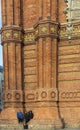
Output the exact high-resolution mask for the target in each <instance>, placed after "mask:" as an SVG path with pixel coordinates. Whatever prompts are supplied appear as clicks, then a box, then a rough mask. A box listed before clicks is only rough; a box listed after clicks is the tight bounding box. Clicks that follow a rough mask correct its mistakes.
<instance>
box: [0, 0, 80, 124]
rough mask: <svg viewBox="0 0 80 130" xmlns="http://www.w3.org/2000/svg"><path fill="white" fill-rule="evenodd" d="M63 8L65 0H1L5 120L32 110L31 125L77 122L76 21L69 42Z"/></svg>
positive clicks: (79, 60)
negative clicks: (17, 113) (18, 112)
mask: <svg viewBox="0 0 80 130" xmlns="http://www.w3.org/2000/svg"><path fill="white" fill-rule="evenodd" d="M66 7H67V4H66V3H65V1H64V0H58V1H57V0H6V1H5V0H2V23H3V27H2V45H3V62H4V94H3V100H4V109H3V112H2V113H3V115H5V117H4V118H3V117H1V115H0V118H1V119H3V120H5V122H6V124H8V123H11V122H10V120H7V119H8V118H9V119H11V120H13V122H12V123H14V122H15V123H14V124H16V123H17V119H16V112H17V111H19V110H21V111H29V110H32V111H33V113H34V118H33V120H31V121H30V125H31V124H32V125H34V124H39V125H46V124H48V125H53V126H54V127H56V126H59V127H61V126H62V125H63V122H62V119H64V122H65V126H66V127H79V126H80V123H79V121H80V115H79V112H80V109H79V107H80V104H79V102H80V85H79V84H80V40H79V38H80V30H79V28H80V25H79V24H80V23H78V22H76V23H74V30H73V34H72V39H71V41H69V39H68V33H67V30H66V26H67V20H66V15H65V14H64V10H65V8H66ZM77 37H78V39H77ZM11 113H12V114H11ZM9 115H10V116H9ZM6 120H7V121H6ZM14 120H15V121H14ZM1 124H4V121H3V122H1Z"/></svg>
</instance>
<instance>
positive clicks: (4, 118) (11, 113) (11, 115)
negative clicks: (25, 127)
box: [0, 108, 18, 125]
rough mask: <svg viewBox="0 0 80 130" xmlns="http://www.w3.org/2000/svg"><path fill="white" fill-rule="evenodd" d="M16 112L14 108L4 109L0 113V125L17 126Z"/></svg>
mask: <svg viewBox="0 0 80 130" xmlns="http://www.w3.org/2000/svg"><path fill="white" fill-rule="evenodd" d="M16 113H17V112H16V110H15V109H14V108H5V109H3V110H2V112H1V113H0V124H1V125H9V124H10V125H16V124H18V120H17V116H16Z"/></svg>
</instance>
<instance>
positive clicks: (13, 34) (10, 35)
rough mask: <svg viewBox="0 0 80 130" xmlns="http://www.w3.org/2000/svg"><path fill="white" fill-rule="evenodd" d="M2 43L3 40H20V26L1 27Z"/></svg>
mask: <svg viewBox="0 0 80 130" xmlns="http://www.w3.org/2000/svg"><path fill="white" fill-rule="evenodd" d="M1 33H2V44H4V43H5V42H21V41H22V36H21V28H20V27H16V26H9V27H7V26H6V27H4V28H3V29H2V32H1Z"/></svg>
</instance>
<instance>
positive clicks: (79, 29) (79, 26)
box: [59, 22, 80, 40]
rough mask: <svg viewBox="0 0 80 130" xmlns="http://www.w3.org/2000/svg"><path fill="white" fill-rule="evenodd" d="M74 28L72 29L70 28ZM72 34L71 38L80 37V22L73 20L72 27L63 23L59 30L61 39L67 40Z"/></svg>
mask: <svg viewBox="0 0 80 130" xmlns="http://www.w3.org/2000/svg"><path fill="white" fill-rule="evenodd" d="M71 28H72V30H70V29H71ZM69 36H71V39H76V38H80V22H76V23H75V22H73V23H72V24H71V27H68V24H67V23H66V24H61V25H60V30H59V38H60V40H67V39H68V37H69Z"/></svg>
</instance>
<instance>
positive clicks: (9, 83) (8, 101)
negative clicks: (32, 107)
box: [1, 0, 23, 124]
mask: <svg viewBox="0 0 80 130" xmlns="http://www.w3.org/2000/svg"><path fill="white" fill-rule="evenodd" d="M4 5H6V6H4ZM2 12H3V28H2V46H3V65H4V95H3V100H4V105H3V106H4V109H3V111H2V118H3V119H4V120H3V121H4V122H5V123H6V122H7V123H13V124H15V123H17V122H16V121H17V120H16V119H17V118H16V112H17V111H19V110H23V92H22V61H21V60H22V54H21V46H22V45H21V42H22V41H21V40H22V39H21V35H22V34H21V30H22V28H21V27H20V26H19V25H20V1H19V0H16V1H15V0H14V1H13V0H11V1H9V0H6V1H3V3H2ZM4 115H5V116H4ZM2 118H1V119H2ZM5 120H6V121H5ZM4 122H3V123H4Z"/></svg>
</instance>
